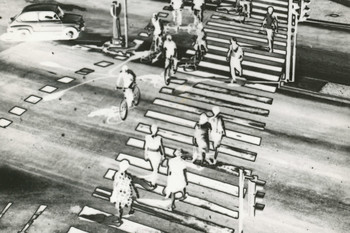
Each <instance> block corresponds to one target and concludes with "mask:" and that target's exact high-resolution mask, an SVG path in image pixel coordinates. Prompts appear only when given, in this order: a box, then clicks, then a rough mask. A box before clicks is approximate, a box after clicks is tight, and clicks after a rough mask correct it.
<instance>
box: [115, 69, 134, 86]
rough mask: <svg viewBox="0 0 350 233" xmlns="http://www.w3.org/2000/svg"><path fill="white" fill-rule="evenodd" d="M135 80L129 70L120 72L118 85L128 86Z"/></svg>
mask: <svg viewBox="0 0 350 233" xmlns="http://www.w3.org/2000/svg"><path fill="white" fill-rule="evenodd" d="M133 82H134V76H133V75H132V74H130V73H128V72H120V73H119V77H118V81H117V86H118V87H124V88H128V87H129V86H130V85H131V84H132V83H133Z"/></svg>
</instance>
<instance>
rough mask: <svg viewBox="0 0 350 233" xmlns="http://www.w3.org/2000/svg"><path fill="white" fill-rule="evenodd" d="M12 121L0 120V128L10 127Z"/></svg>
mask: <svg viewBox="0 0 350 233" xmlns="http://www.w3.org/2000/svg"><path fill="white" fill-rule="evenodd" d="M11 124H12V121H10V120H7V119H5V118H0V127H1V128H6V127H7V126H9V125H11Z"/></svg>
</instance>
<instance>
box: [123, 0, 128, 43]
mask: <svg viewBox="0 0 350 233" xmlns="http://www.w3.org/2000/svg"><path fill="white" fill-rule="evenodd" d="M127 12H128V11H127V0H124V34H125V48H128V14H127Z"/></svg>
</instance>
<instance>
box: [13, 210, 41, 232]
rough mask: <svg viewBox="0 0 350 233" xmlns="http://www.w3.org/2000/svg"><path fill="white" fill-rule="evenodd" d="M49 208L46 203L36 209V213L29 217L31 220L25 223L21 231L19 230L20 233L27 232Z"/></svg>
mask: <svg viewBox="0 0 350 233" xmlns="http://www.w3.org/2000/svg"><path fill="white" fill-rule="evenodd" d="M46 208H47V206H46V205H41V206H39V208H38V209H37V210H36V211H35V213H34V214H33V216H32V217H31V218H30V219H29V221H28V222H27V224H26V225H24V227H23V228H22V230H21V231H19V232H18V233H25V232H27V231H28V229H29V227H30V226H31V225H32V224H33V223H34V221H35V220H36V219H37V218H38V217H39V216H40V215H41V214H42V213H43V212H44V211H45V209H46Z"/></svg>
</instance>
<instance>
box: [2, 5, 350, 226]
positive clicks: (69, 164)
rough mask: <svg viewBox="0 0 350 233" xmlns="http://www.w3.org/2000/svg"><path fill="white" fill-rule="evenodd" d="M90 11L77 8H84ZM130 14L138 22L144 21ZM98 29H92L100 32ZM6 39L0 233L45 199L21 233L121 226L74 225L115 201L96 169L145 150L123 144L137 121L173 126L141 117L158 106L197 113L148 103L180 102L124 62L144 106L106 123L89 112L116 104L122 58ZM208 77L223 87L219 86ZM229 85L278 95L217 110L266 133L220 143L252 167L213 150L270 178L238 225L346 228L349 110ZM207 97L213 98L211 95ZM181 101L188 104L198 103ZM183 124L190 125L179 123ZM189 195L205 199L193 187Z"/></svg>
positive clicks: (150, 73)
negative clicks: (262, 111) (261, 111)
mask: <svg viewBox="0 0 350 233" xmlns="http://www.w3.org/2000/svg"><path fill="white" fill-rule="evenodd" d="M151 2H152V4H155V6H154V7H156V6H159V5H161V4H162V3H159V2H157V3H154V2H153V1H151ZM156 4H158V5H156ZM11 7H14V6H11ZM159 8H160V7H159ZM159 8H158V9H159ZM138 10H141V9H138ZM92 11H95V10H92ZM96 11H97V10H96ZM87 12H89V10H88V11H87ZM87 12H85V13H84V14H86V15H88V14H87ZM135 14H137V12H136V13H135ZM97 15H99V14H96V15H95V16H94V17H96V16H97ZM100 15H102V14H100ZM149 15H150V14H149ZM105 17H106V18H107V17H109V16H105ZM87 19H88V20H92V19H91V18H90V19H89V18H88V17H87ZM132 20H134V21H135V22H137V21H138V20H140V19H132ZM134 21H133V22H134ZM139 24H140V25H141V24H142V25H143V24H145V22H144V21H143V22H142V23H141V22H139ZM92 25H94V24H92ZM96 25H97V23H96ZM134 25H135V27H137V25H136V24H134ZM94 30H96V31H98V28H96V29H94ZM101 30H102V29H101ZM108 33H109V31H108V30H106V31H104V32H98V34H100V35H102V36H105V35H108ZM2 46H3V47H2V51H1V53H0V62H1V64H0V67H1V69H0V70H1V71H0V72H1V73H0V75H1V79H0V86H1V90H2V91H1V93H0V99H1V102H0V116H1V117H5V118H7V119H11V120H13V123H12V125H10V126H9V127H8V128H6V129H1V131H0V141H1V149H0V152H1V156H0V161H1V162H0V163H1V164H2V166H1V168H0V171H1V183H0V187H1V191H0V196H1V202H0V205H1V206H0V208H1V207H2V206H5V205H6V204H7V203H8V202H13V203H14V204H13V206H12V207H11V208H10V209H9V210H8V212H7V213H6V214H5V215H4V217H3V218H1V219H0V229H1V230H2V231H3V232H16V231H19V230H20V229H21V227H23V226H24V225H25V223H26V222H27V221H28V220H29V218H30V216H31V215H32V214H33V213H34V211H35V209H36V208H37V207H38V206H39V205H47V206H48V207H47V210H45V212H44V213H43V214H42V215H41V216H39V218H38V219H37V220H36V221H35V222H34V223H33V225H32V226H31V228H29V231H28V232H67V231H68V229H69V227H70V226H75V227H78V228H80V229H82V230H86V231H89V232H118V231H117V230H115V229H112V228H110V227H107V226H104V225H102V224H96V223H89V222H85V221H81V220H79V219H78V213H79V212H80V210H81V209H82V208H83V206H91V207H94V208H97V209H103V210H104V211H106V212H109V213H113V211H114V208H113V206H112V205H111V204H109V203H108V202H106V201H103V200H100V199H98V198H95V197H92V195H91V194H92V192H93V190H94V189H95V188H96V187H98V186H102V187H109V188H110V187H111V185H112V182H111V181H110V180H107V179H104V178H103V176H104V175H105V173H106V171H107V169H110V168H112V169H118V162H117V161H115V158H116V156H117V155H118V154H119V153H120V152H123V153H129V154H135V155H136V156H137V157H142V150H136V149H135V148H132V147H130V146H126V145H125V144H126V142H127V141H128V139H129V138H130V137H136V138H142V137H144V134H143V133H140V132H136V131H135V128H136V127H137V125H138V123H139V122H143V123H147V124H152V123H154V122H157V124H160V125H161V126H162V127H163V128H166V129H173V128H171V127H173V126H172V124H171V123H166V122H160V121H156V120H154V119H150V118H145V117H144V114H145V113H146V111H148V110H153V111H155V110H159V111H163V112H166V113H167V114H171V115H175V116H178V117H185V118H187V119H191V120H195V119H197V118H198V116H197V115H193V114H192V115H191V114H189V113H184V112H182V111H177V110H174V109H173V110H171V109H168V108H167V109H166V108H160V107H159V106H155V105H154V104H152V102H153V100H154V99H155V98H156V97H161V98H165V99H167V98H169V100H172V101H174V100H178V98H177V97H169V96H168V95H164V94H159V89H160V88H161V87H163V81H162V77H161V76H160V74H161V72H162V70H161V69H159V68H155V67H150V66H146V65H142V64H137V63H131V64H130V65H129V66H130V67H132V69H133V70H135V72H136V73H137V75H138V76H139V77H141V78H140V80H139V81H138V84H139V86H140V88H141V92H142V101H141V103H140V106H138V107H137V108H135V109H132V111H131V113H130V115H129V116H128V120H127V121H125V122H120V121H118V119H112V121H111V123H107V122H106V116H105V115H104V116H96V117H88V115H89V114H90V113H92V112H96V111H98V110H106V109H110V108H111V107H112V106H117V105H118V104H119V102H120V100H121V98H122V95H121V93H117V92H115V91H114V90H113V87H114V83H115V75H116V74H117V73H118V72H119V69H118V68H117V66H118V64H120V61H117V60H112V59H110V58H107V57H106V56H104V55H102V54H100V53H93V52H88V51H85V50H82V49H80V48H76V47H72V46H71V44H69V43H68V44H67V43H60V42H31V43H6V44H4V45H2ZM68 58H69V59H68ZM102 60H108V61H112V62H113V63H114V64H113V65H111V66H109V67H106V68H102V67H98V66H95V65H94V63H96V62H99V61H102ZM72 61H74V62H72ZM84 67H86V68H91V69H93V70H94V72H93V73H91V74H89V75H86V76H85V77H84V76H82V75H78V74H76V73H75V71H77V70H79V69H81V68H84ZM109 75H110V76H111V77H110V78H108V76H109ZM63 76H70V77H72V78H75V80H74V81H73V82H72V83H70V84H63V83H58V82H57V81H56V80H57V79H58V78H61V77H63ZM177 77H178V78H186V79H190V81H189V82H188V83H186V84H183V85H175V84H171V86H170V87H171V88H174V89H176V90H177V91H179V92H184V91H194V88H193V84H194V83H196V82H200V81H201V82H205V83H208V84H211V85H212V84H213V83H212V82H210V81H208V80H207V81H205V80H200V79H193V78H190V76H188V75H182V74H177ZM96 78H105V79H101V80H96V81H95V82H93V81H91V82H90V83H89V84H86V85H83V86H80V87H77V88H74V89H72V90H70V91H68V92H66V93H65V94H64V95H63V96H62V97H61V98H60V99H55V100H52V101H47V102H45V101H41V102H39V103H38V104H30V103H27V102H24V101H23V100H24V99H25V98H26V97H28V96H29V95H37V96H41V97H45V96H46V95H48V94H45V93H43V92H41V91H39V89H40V88H42V87H43V86H45V85H51V86H54V87H57V88H58V90H57V91H60V90H66V89H67V88H69V87H73V86H75V85H77V84H79V83H82V82H86V81H90V80H93V79H96ZM214 84H215V85H218V86H220V87H227V84H224V83H214ZM229 88H231V89H234V90H239V91H245V92H249V93H251V94H257V95H261V96H264V97H269V98H272V99H273V103H272V104H271V105H265V104H262V103H253V102H252V101H250V100H245V99H239V101H242V103H245V104H252V105H254V106H255V107H261V108H266V109H268V110H269V112H270V114H269V116H268V117H263V116H258V115H251V114H249V113H246V112H242V111H234V110H232V109H229V108H223V111H224V112H225V113H227V114H229V115H238V116H240V117H243V118H248V119H251V120H257V121H262V122H264V123H266V129H265V130H264V131H260V130H256V129H251V128H247V127H243V126H239V125H233V124H230V125H229V126H228V127H229V128H230V129H231V130H236V131H238V132H244V133H247V134H250V135H254V136H257V137H261V138H262V143H261V145H260V146H257V145H251V144H247V143H242V142H240V141H237V140H232V139H225V140H224V142H225V143H227V144H231V145H234V146H237V147H239V148H242V149H245V150H250V151H255V152H257V153H258V156H257V160H256V161H255V162H249V161H244V160H242V159H238V158H233V157H230V158H229V157H227V156H225V155H220V157H219V159H221V160H225V161H229V162H230V163H231V164H234V165H237V166H244V167H246V168H251V169H253V171H254V173H256V174H258V175H259V177H260V178H261V179H263V180H266V181H267V185H266V187H265V189H266V197H265V199H264V202H265V204H266V208H265V210H264V211H263V212H261V213H258V215H257V217H256V218H254V219H253V218H248V217H247V219H246V221H245V229H246V230H245V232H262V233H265V232H266V233H267V232H327V233H329V232H347V230H348V229H349V227H350V226H349V223H348V222H346V221H345V219H346V216H347V215H348V213H349V210H350V207H349V205H350V199H349V196H350V195H349V192H350V191H349V190H350V189H349V185H350V182H349V179H348V178H347V174H348V173H349V167H348V164H349V156H348V154H349V150H350V149H349V145H350V141H349V137H347V135H348V132H349V127H350V125H349V122H350V121H349V116H350V110H349V106H346V105H342V104H336V103H330V102H322V101H321V100H317V99H316V100H315V99H302V98H298V97H291V96H284V95H281V94H277V93H266V92H261V91H257V90H252V89H248V88H244V87H229ZM202 93H203V92H202ZM204 93H205V94H206V95H212V94H210V92H204ZM226 97H227V96H226ZM230 98H233V99H234V98H236V97H230ZM186 103H188V104H195V103H196V101H187V102H186ZM197 104H198V103H197ZM13 106H20V107H23V108H25V109H27V111H26V112H25V113H24V114H23V115H22V116H21V117H17V116H14V115H12V114H10V113H8V111H9V110H10V109H11V108H12V107H13ZM203 107H205V108H210V107H211V105H210V104H203ZM179 130H183V131H184V132H186V133H191V132H192V131H191V130H189V129H186V128H181V127H180V128H179ZM165 144H166V146H169V147H178V146H184V147H185V148H186V149H189V148H190V147H189V146H188V145H187V146H185V145H182V144H181V143H175V142H173V141H171V140H166V141H165ZM135 171H136V170H135ZM203 173H207V175H209V176H210V177H214V178H216V179H218V180H222V181H226V182H228V183H230V184H236V182H237V180H236V179H232V176H231V175H228V174H226V173H222V172H218V171H216V170H210V169H205V170H204V171H203V172H201V174H203ZM190 194H193V195H196V196H203V194H201V193H200V190H198V191H196V190H194V191H192V193H190ZM215 194H217V195H219V194H218V193H217V192H214V191H212V193H210V192H208V193H205V195H207V196H213V197H214V198H215ZM144 195H145V198H146V197H148V198H150V197H153V196H150V194H148V193H145V194H144ZM205 195H204V196H205ZM224 197H226V196H220V195H219V196H217V199H218V200H217V202H220V203H221V204H222V205H226V206H230V207H232V208H233V209H234V208H235V206H236V203H237V198H232V200H230V199H225V198H224ZM186 208H188V206H185V205H183V206H181V207H180V209H183V210H186ZM193 214H194V215H198V214H200V209H196V208H194V209H193ZM202 214H203V216H202V217H203V218H207V219H209V216H210V217H211V215H209V214H208V215H207V213H202ZM213 218H217V220H216V221H217V222H220V224H221V225H225V224H226V225H227V226H229V227H232V228H236V226H237V221H236V220H233V219H229V218H224V217H221V218H220V217H218V216H214V215H213ZM130 219H131V220H132V221H135V222H139V223H142V224H145V225H148V226H150V227H154V228H157V229H159V230H162V231H166V232H198V231H199V230H195V229H193V228H189V227H186V226H182V224H178V223H175V222H173V223H172V222H170V221H167V220H163V219H162V218H161V217H159V216H150V215H149V214H147V213H145V212H142V211H136V213H135V216H132V217H131V218H130Z"/></svg>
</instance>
